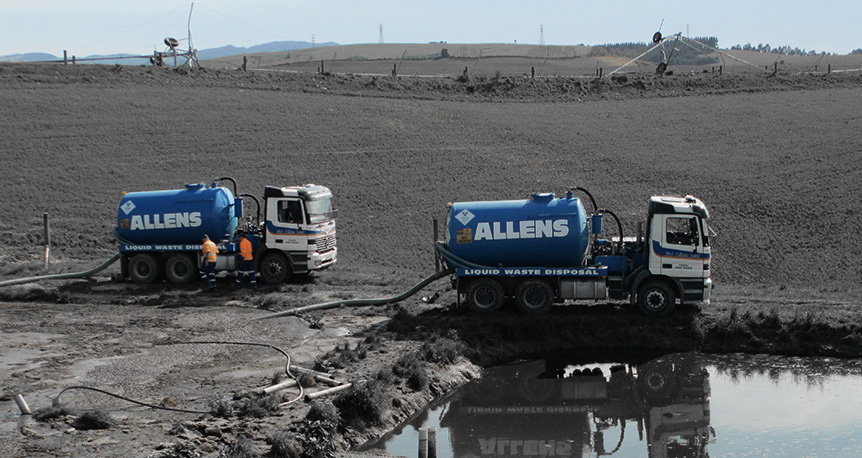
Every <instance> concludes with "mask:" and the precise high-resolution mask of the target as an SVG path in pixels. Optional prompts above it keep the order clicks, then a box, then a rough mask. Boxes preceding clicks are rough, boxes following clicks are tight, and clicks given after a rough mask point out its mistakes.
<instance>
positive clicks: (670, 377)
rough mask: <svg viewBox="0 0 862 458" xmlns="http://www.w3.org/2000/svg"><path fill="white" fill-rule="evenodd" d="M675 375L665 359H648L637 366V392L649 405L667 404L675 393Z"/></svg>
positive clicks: (671, 366) (660, 405) (659, 405)
mask: <svg viewBox="0 0 862 458" xmlns="http://www.w3.org/2000/svg"><path fill="white" fill-rule="evenodd" d="M677 382H678V381H677V375H676V372H675V371H674V368H673V365H672V364H670V363H668V362H667V361H650V362H648V363H646V364H642V365H639V366H638V380H637V385H638V392H639V393H640V395H641V397H642V398H643V401H644V404H646V405H647V406H650V407H662V406H666V405H669V404H670V403H671V401H672V400H673V398H674V397H675V396H676V394H677V384H678V383H677Z"/></svg>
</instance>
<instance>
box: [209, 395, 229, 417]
mask: <svg viewBox="0 0 862 458" xmlns="http://www.w3.org/2000/svg"><path fill="white" fill-rule="evenodd" d="M210 415H212V416H214V417H219V418H230V417H232V416H233V405H231V403H230V401H228V400H227V399H216V400H213V401H210Z"/></svg>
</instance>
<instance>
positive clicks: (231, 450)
mask: <svg viewBox="0 0 862 458" xmlns="http://www.w3.org/2000/svg"><path fill="white" fill-rule="evenodd" d="M218 456H219V458H258V457H260V453H258V452H257V449H256V448H255V447H254V444H253V443H252V442H251V439H249V438H247V437H244V436H242V437H238V438H237V440H235V441H234V442H233V443H232V444H228V446H227V447H226V448H224V449H222V450H221V451H220V452H219V454H218Z"/></svg>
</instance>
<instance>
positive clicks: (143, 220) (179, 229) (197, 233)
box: [117, 183, 242, 245]
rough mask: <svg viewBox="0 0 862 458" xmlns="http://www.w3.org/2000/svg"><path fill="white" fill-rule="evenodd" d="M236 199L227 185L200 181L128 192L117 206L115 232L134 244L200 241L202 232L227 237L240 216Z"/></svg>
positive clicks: (218, 238)
mask: <svg viewBox="0 0 862 458" xmlns="http://www.w3.org/2000/svg"><path fill="white" fill-rule="evenodd" d="M238 204H239V200H236V201H235V200H234V196H233V193H231V192H230V190H229V189H227V188H222V187H212V188H208V187H206V186H205V185H204V184H203V183H200V184H187V185H186V188H185V189H178V190H170V191H147V192H130V193H127V194H126V195H124V196H123V199H122V200H121V201H120V206H119V208H118V210H117V234H118V235H119V237H120V238H121V239H123V240H124V241H127V242H129V243H134V244H172V245H175V244H198V245H199V244H200V243H201V238H203V235H204V234H206V235H208V236H209V237H210V239H212V240H213V241H215V242H219V241H221V240H229V239H231V238H232V237H233V235H234V232H235V231H236V226H237V224H238V222H239V220H238V218H239V217H241V216H242V215H241V210H240V208H238V207H239V205H238Z"/></svg>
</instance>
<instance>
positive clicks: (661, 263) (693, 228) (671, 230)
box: [632, 196, 714, 308]
mask: <svg viewBox="0 0 862 458" xmlns="http://www.w3.org/2000/svg"><path fill="white" fill-rule="evenodd" d="M708 220H709V211H707V209H706V206H705V205H704V204H703V202H702V201H701V200H700V199H698V198H695V197H692V196H685V197H667V196H653V197H652V198H650V203H649V216H648V219H647V235H648V237H647V240H646V241H645V242H646V244H647V246H646V247H644V248H645V250H644V252H645V254H646V262H645V265H646V268H647V269H646V271H643V272H641V273H640V277H641V278H640V279H636V280H635V282H633V285H632V286H633V289H634V290H635V291H637V295H638V298H639V303H640V304H641V307H647V308H649V307H654V308H659V307H664V306H665V305H666V302H667V299H668V298H667V297H666V296H667V295H668V293H670V294H671V298H673V297H674V296H676V294H678V296H676V297H678V298H679V299H680V301H681V302H682V303H693V302H709V295H710V291H711V289H712V279H710V259H711V253H710V236H711V235H713V234H714V233H713V232H712V230H711V229H710V228H709V225H708ZM648 284H654V285H662V284H664V285H675V286H676V287H675V288H673V289H675V290H676V291H675V292H674V291H668V290H666V288H664V289H663V288H659V287H648V286H646V285H648ZM632 297H634V295H632Z"/></svg>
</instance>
